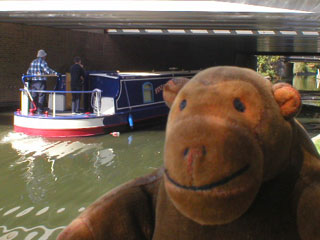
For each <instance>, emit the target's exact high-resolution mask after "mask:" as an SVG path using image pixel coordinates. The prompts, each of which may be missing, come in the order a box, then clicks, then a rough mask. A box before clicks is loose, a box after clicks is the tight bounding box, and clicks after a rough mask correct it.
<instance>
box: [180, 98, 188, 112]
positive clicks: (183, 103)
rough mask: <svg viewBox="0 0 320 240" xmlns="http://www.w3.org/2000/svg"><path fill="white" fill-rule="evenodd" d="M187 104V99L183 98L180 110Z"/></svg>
mask: <svg viewBox="0 0 320 240" xmlns="http://www.w3.org/2000/svg"><path fill="white" fill-rule="evenodd" d="M186 105H187V100H185V99H184V100H182V102H181V103H180V110H183V109H184V108H185V107H186Z"/></svg>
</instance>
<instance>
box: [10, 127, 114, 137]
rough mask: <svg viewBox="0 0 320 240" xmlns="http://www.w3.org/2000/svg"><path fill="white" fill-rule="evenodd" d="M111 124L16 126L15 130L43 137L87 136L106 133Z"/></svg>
mask: <svg viewBox="0 0 320 240" xmlns="http://www.w3.org/2000/svg"><path fill="white" fill-rule="evenodd" d="M108 127H110V126H100V127H92V128H76V129H37V128H26V127H20V126H16V125H15V126H14V131H15V132H22V133H25V134H27V135H31V136H43V137H86V136H94V135H101V134H105V133H106V131H105V130H106V128H108Z"/></svg>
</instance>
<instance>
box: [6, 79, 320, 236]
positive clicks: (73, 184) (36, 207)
mask: <svg viewBox="0 0 320 240" xmlns="http://www.w3.org/2000/svg"><path fill="white" fill-rule="evenodd" d="M293 84H294V85H295V86H296V87H298V88H299V89H300V90H303V89H306V90H310V89H312V90H315V91H318V87H317V81H316V79H315V78H314V77H313V78H310V77H309V78H306V79H304V78H300V79H298V78H297V79H294V81H293ZM12 117H13V116H12V112H2V113H0V163H1V167H0V183H1V185H0V240H4V239H6V240H7V239H27V240H31V239H42V240H44V239H56V237H57V235H58V234H59V232H61V230H62V229H63V228H64V227H65V226H66V225H67V224H68V223H70V221H71V220H72V219H74V218H75V217H76V216H78V215H79V214H80V213H81V212H82V211H83V210H84V209H85V208H86V207H88V206H89V205H90V203H92V202H93V201H94V200H96V199H97V198H98V197H99V196H101V195H102V194H104V193H105V192H107V191H109V190H110V189H112V188H114V187H116V186H118V185H120V184H122V183H124V182H126V181H128V180H130V179H133V178H135V177H138V176H142V175H144V174H147V173H150V172H151V171H153V170H154V169H156V168H157V167H159V166H161V165H162V158H163V147H164V137H165V130H164V129H165V126H163V125H162V126H157V127H154V128H148V129H145V130H143V131H132V132H127V133H121V134H120V136H119V137H113V136H111V135H103V136H96V137H87V138H74V139H45V138H41V137H30V136H26V135H24V134H20V133H14V132H13V131H12ZM298 119H299V120H300V121H301V122H302V123H303V125H304V126H305V127H306V129H307V130H308V132H309V134H310V136H311V137H313V136H315V135H317V134H319V133H320V121H319V120H318V119H319V118H318V113H316V112H312V111H311V112H310V111H309V112H302V113H301V114H300V115H299V116H298Z"/></svg>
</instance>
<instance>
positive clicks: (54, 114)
mask: <svg viewBox="0 0 320 240" xmlns="http://www.w3.org/2000/svg"><path fill="white" fill-rule="evenodd" d="M52 116H53V117H55V116H56V93H55V92H54V93H53V97H52Z"/></svg>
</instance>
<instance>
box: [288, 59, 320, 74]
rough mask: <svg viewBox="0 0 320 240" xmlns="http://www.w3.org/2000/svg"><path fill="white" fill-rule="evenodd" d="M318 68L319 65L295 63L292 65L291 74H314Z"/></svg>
mask: <svg viewBox="0 0 320 240" xmlns="http://www.w3.org/2000/svg"><path fill="white" fill-rule="evenodd" d="M319 67H320V64H319V63H307V62H296V63H294V65H293V73H294V74H297V73H316V72H317V69H319Z"/></svg>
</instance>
